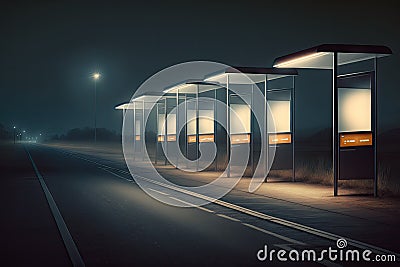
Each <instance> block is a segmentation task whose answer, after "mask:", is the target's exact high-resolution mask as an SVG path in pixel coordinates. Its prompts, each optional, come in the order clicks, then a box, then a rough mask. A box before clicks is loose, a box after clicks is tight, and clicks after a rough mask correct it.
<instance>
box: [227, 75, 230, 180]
mask: <svg viewBox="0 0 400 267" xmlns="http://www.w3.org/2000/svg"><path fill="white" fill-rule="evenodd" d="M226 128H227V129H226V156H227V159H228V161H227V162H228V164H227V166H226V176H227V177H231V164H230V146H229V143H230V142H229V139H230V132H231V130H230V114H229V74H227V75H226Z"/></svg>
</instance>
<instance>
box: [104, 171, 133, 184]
mask: <svg viewBox="0 0 400 267" xmlns="http://www.w3.org/2000/svg"><path fill="white" fill-rule="evenodd" d="M98 168H99V169H100V170H103V171H106V172H108V173H111V174H112V175H114V176H117V177H118V178H121V179H124V180H126V181H128V182H131V183H132V182H133V180H131V179H128V178H125V177H123V176H121V175H118V174H116V173H115V172H112V171H110V170H109V169H106V168H100V167H98Z"/></svg>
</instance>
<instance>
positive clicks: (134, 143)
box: [133, 102, 136, 160]
mask: <svg viewBox="0 0 400 267" xmlns="http://www.w3.org/2000/svg"><path fill="white" fill-rule="evenodd" d="M135 156H136V102H133V160H135Z"/></svg>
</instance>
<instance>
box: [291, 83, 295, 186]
mask: <svg viewBox="0 0 400 267" xmlns="http://www.w3.org/2000/svg"><path fill="white" fill-rule="evenodd" d="M295 82H296V77H295V76H293V84H292V99H291V102H292V172H293V173H292V179H293V182H295V181H296V161H295V159H296V157H295V147H294V146H295V136H294V135H295V126H296V124H295V114H296V110H295V107H296V106H295V105H296V103H295V85H296V83H295Z"/></svg>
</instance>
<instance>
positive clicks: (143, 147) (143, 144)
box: [140, 100, 146, 160]
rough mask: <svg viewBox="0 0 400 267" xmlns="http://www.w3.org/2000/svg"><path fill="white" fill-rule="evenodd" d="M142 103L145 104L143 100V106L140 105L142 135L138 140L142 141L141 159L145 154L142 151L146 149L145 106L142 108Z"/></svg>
mask: <svg viewBox="0 0 400 267" xmlns="http://www.w3.org/2000/svg"><path fill="white" fill-rule="evenodd" d="M144 105H145V102H144V100H143V106H142V136H141V137H140V142H141V143H142V153H143V160H145V155H144V153H145V150H146V144H145V142H144V141H145V139H146V138H145V136H144V135H145V134H146V123H145V121H144V120H145V116H144V111H145V108H144Z"/></svg>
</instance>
